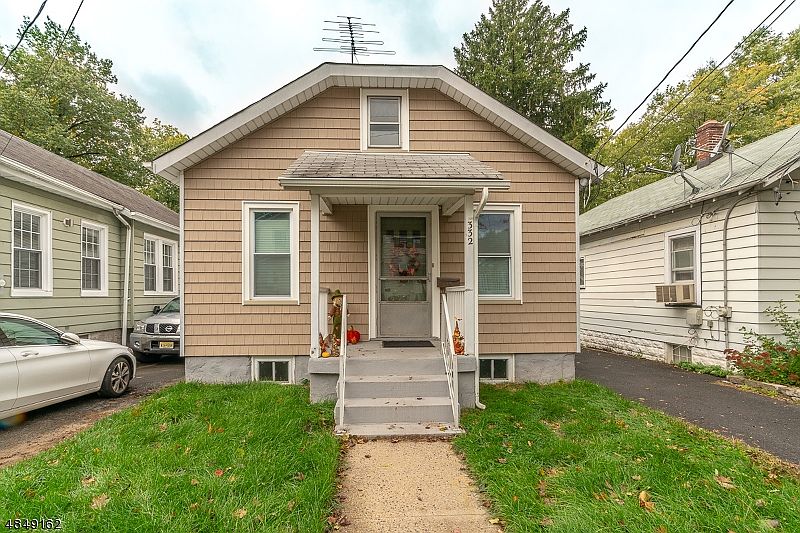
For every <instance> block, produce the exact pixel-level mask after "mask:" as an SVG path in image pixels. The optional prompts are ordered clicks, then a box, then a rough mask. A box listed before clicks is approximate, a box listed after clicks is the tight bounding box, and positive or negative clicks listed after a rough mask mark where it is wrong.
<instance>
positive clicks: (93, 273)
mask: <svg viewBox="0 0 800 533" xmlns="http://www.w3.org/2000/svg"><path fill="white" fill-rule="evenodd" d="M100 234H101V231H100V230H99V229H96V228H88V227H85V226H84V227H82V228H81V288H82V289H84V290H93V291H99V290H100V289H101V288H102V274H101V270H102V269H101V267H102V261H103V260H102V258H101V255H100V254H101V244H100Z"/></svg>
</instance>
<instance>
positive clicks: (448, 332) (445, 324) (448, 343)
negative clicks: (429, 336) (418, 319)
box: [440, 293, 461, 427]
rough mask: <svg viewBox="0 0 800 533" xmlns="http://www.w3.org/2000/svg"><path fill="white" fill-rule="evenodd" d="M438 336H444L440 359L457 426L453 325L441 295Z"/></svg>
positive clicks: (458, 414) (457, 407)
mask: <svg viewBox="0 0 800 533" xmlns="http://www.w3.org/2000/svg"><path fill="white" fill-rule="evenodd" d="M440 334H441V335H442V336H444V338H443V339H442V340H441V342H442V358H443V359H444V368H445V373H446V374H447V388H448V389H449V392H450V404H451V405H452V407H453V423H454V424H455V426H456V427H458V426H459V420H460V415H461V409H460V406H459V403H458V363H457V359H456V353H455V346H454V345H453V325H452V322H451V321H450V310H449V309H448V306H447V295H446V294H444V293H443V294H442V328H441V332H440Z"/></svg>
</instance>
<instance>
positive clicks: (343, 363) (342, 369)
mask: <svg viewBox="0 0 800 533" xmlns="http://www.w3.org/2000/svg"><path fill="white" fill-rule="evenodd" d="M335 334H336V332H334V335H335ZM339 342H340V343H341V344H340V345H339V383H338V384H337V386H336V389H337V392H338V395H339V425H340V426H343V425H344V388H345V383H346V380H347V295H346V294H345V295H344V296H342V330H341V331H340V332H339Z"/></svg>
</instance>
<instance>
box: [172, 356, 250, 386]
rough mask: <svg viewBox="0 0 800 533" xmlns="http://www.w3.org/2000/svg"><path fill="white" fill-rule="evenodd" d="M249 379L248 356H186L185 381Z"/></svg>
mask: <svg viewBox="0 0 800 533" xmlns="http://www.w3.org/2000/svg"><path fill="white" fill-rule="evenodd" d="M251 379H252V377H251V364H250V357H186V381H199V382H201V383H244V382H246V381H250V380H251Z"/></svg>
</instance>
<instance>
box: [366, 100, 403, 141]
mask: <svg viewBox="0 0 800 533" xmlns="http://www.w3.org/2000/svg"><path fill="white" fill-rule="evenodd" d="M367 108H368V109H369V146H370V147H377V146H388V147H392V148H400V98H399V97H397V96H370V97H369V98H367Z"/></svg>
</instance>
